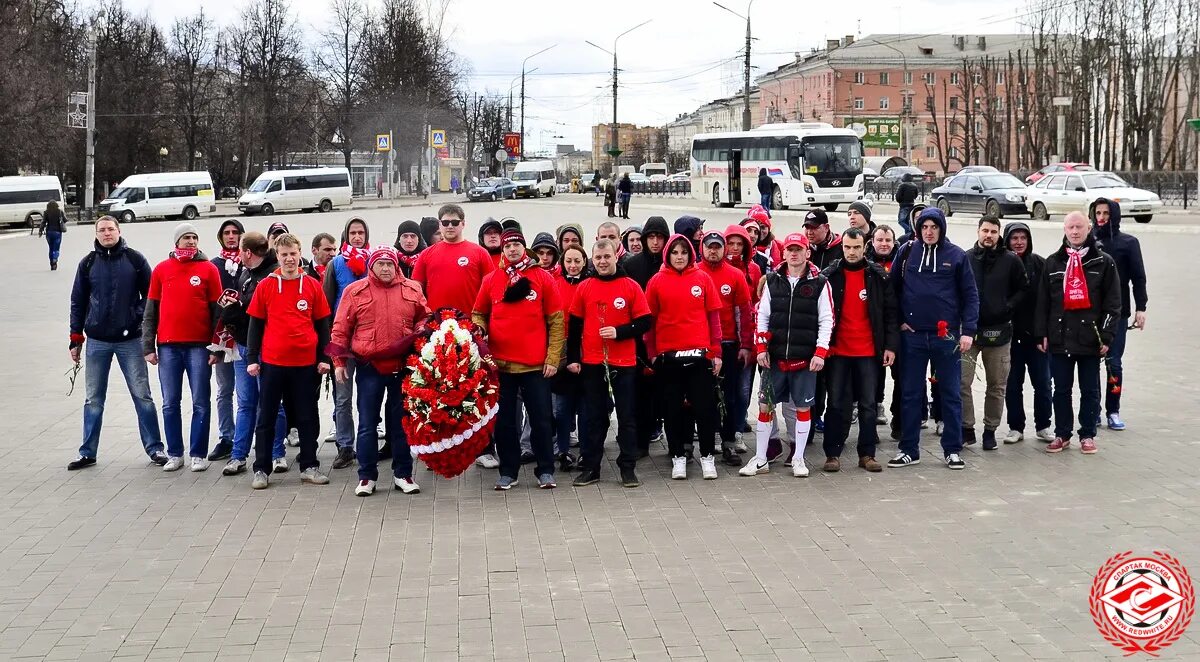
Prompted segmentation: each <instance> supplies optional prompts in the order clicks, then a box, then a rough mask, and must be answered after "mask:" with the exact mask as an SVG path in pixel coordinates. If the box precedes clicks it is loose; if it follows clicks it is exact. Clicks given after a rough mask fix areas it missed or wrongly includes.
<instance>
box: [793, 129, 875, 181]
mask: <svg viewBox="0 0 1200 662" xmlns="http://www.w3.org/2000/svg"><path fill="white" fill-rule="evenodd" d="M801 151H802V155H803V157H804V174H806V175H839V176H854V175H858V174H859V173H860V172H862V158H863V154H862V143H860V142H859V141H858V139H857V138H854V137H850V136H824V137H815V138H804V139H803V141H802V142H801ZM790 165H791V166H792V171H793V172H795V171H796V170H798V167H797V166H798V165H799V164H796V163H792V164H790Z"/></svg>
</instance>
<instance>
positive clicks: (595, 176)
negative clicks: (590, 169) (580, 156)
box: [592, 170, 600, 195]
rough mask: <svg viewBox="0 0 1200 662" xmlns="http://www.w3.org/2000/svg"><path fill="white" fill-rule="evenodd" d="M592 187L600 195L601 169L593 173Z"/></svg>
mask: <svg viewBox="0 0 1200 662" xmlns="http://www.w3.org/2000/svg"><path fill="white" fill-rule="evenodd" d="M592 188H593V189H595V191H596V193H595V194H596V195H600V171H598V170H597V171H596V172H594V173H592Z"/></svg>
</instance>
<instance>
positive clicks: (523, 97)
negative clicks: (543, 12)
mask: <svg viewBox="0 0 1200 662" xmlns="http://www.w3.org/2000/svg"><path fill="white" fill-rule="evenodd" d="M557 45H558V44H554V45H552V46H547V47H545V48H543V49H542V50H540V51H538V52H536V53H534V54H533V55H530V56H529V57H527V58H525V59H524V60H521V160H524V159H525V63H526V62H529V60H531V59H533V58H535V57H537V56H539V55H541V54H542V53H545V52H546V51H548V50H550V49H551V48H554V47H555V46H557Z"/></svg>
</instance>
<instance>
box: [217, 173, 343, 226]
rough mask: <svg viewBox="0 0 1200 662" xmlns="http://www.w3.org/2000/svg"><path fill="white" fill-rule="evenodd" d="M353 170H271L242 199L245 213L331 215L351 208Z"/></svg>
mask: <svg viewBox="0 0 1200 662" xmlns="http://www.w3.org/2000/svg"><path fill="white" fill-rule="evenodd" d="M352 197H353V192H352V191H351V190H350V171H349V170H346V169H345V168H307V169H297V170H268V171H267V172H264V173H263V174H261V175H259V176H258V179H256V180H254V183H253V184H251V185H250V188H248V189H246V193H245V195H243V196H242V197H240V198H238V210H239V211H241V212H242V213H243V214H262V215H264V216H270V215H271V214H274V213H275V212H277V211H301V210H303V211H311V210H313V209H315V210H317V211H320V212H328V211H330V210H332V209H333V208H334V207H348V206H350V202H351V198H352Z"/></svg>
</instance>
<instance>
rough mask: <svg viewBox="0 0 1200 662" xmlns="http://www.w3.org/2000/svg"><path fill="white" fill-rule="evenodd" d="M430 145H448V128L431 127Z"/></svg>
mask: <svg viewBox="0 0 1200 662" xmlns="http://www.w3.org/2000/svg"><path fill="white" fill-rule="evenodd" d="M429 146H430V147H432V148H434V149H441V148H442V147H445V146H446V130H445V129H431V130H430V131H429Z"/></svg>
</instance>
